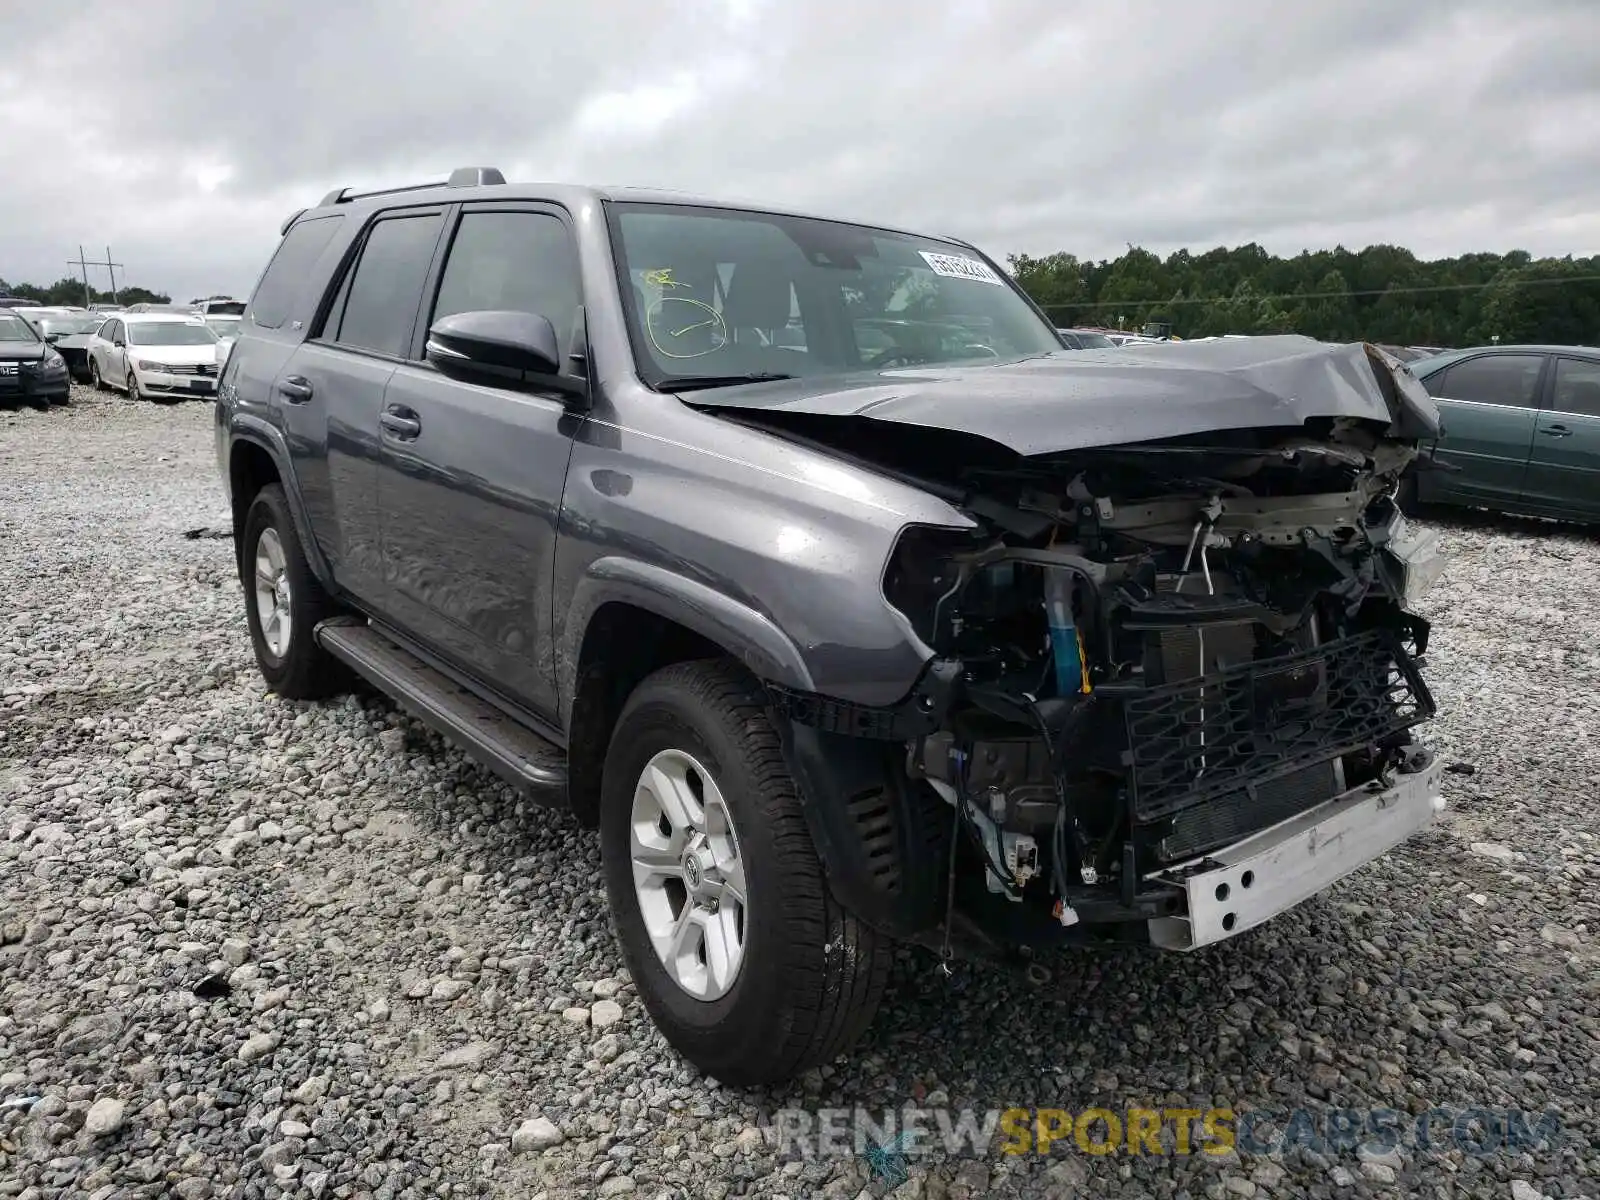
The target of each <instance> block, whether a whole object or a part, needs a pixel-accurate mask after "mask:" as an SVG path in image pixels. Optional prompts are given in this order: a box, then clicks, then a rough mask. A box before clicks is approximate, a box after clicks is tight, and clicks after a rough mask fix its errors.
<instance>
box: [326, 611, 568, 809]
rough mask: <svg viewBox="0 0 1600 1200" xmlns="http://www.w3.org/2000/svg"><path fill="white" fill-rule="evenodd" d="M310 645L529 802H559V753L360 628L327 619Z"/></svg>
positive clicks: (562, 792)
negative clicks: (315, 644) (318, 646)
mask: <svg viewBox="0 0 1600 1200" xmlns="http://www.w3.org/2000/svg"><path fill="white" fill-rule="evenodd" d="M316 638H317V641H318V643H320V644H321V645H322V647H323V648H324V649H326V650H327V651H328V653H329V654H331V655H333V656H334V657H335V658H337V659H338V660H339V661H340V662H342V663H344V664H345V665H346V666H348V667H349V668H350V669H351V670H353V671H354V672H355V673H356V674H358V675H360V676H361V677H362V678H364V679H366V680H367V681H368V682H370V683H371V684H372V685H373V686H374V687H376V688H378V689H379V690H380V691H382V692H384V693H385V694H386V695H388V696H389V697H390V698H391V699H392V700H394V701H395V702H396V703H397V704H399V705H400V706H401V707H402V708H404V709H405V710H406V711H407V712H409V713H411V714H412V715H413V716H416V717H417V718H419V719H420V720H422V721H424V722H426V723H427V724H428V725H430V726H432V727H433V728H434V729H436V730H438V731H439V733H441V734H443V735H444V736H445V737H446V738H448V739H449V740H450V741H452V742H454V743H455V744H456V745H458V746H460V747H461V749H463V750H465V751H466V752H467V753H468V754H470V755H471V756H472V757H473V758H475V759H477V760H478V761H479V762H481V763H482V764H483V765H484V766H486V767H488V768H489V769H490V770H491V771H493V772H494V773H495V774H497V775H499V776H500V777H501V778H503V779H505V780H507V781H509V782H510V783H512V784H515V785H517V786H518V787H521V788H523V789H524V790H525V791H527V792H528V794H529V797H530V798H531V799H533V800H536V801H539V802H541V803H545V804H564V803H566V798H567V757H566V755H565V754H564V753H563V752H562V750H561V749H560V747H558V746H555V745H553V744H552V743H551V742H549V741H547V740H546V739H545V738H542V737H540V736H539V735H538V734H537V733H535V732H534V731H533V730H531V729H529V728H528V727H527V726H526V725H523V724H521V723H520V722H518V721H516V720H515V719H513V718H512V717H509V716H507V715H506V714H505V713H504V712H502V711H501V710H500V709H499V708H496V707H495V706H494V705H492V704H490V703H488V702H487V701H486V700H483V699H481V698H480V697H479V696H478V695H477V694H476V693H474V692H472V691H470V690H469V689H467V688H464V687H462V686H461V685H460V684H458V683H457V682H455V680H453V679H450V678H447V677H446V676H445V675H443V674H441V673H440V672H438V671H436V670H434V669H433V668H432V667H430V666H429V665H428V664H426V663H424V662H423V661H422V660H421V659H419V658H418V657H417V656H416V655H414V654H412V653H411V652H410V651H409V650H407V649H405V648H404V647H403V646H398V645H396V644H395V643H394V642H393V641H391V640H390V639H389V638H387V637H385V636H384V635H383V634H382V633H380V632H379V631H378V630H376V629H373V628H372V627H371V626H370V625H367V624H365V623H364V622H359V621H354V620H351V619H350V618H348V617H334V618H332V619H331V620H327V621H324V622H322V623H321V624H320V625H318V626H317V628H316Z"/></svg>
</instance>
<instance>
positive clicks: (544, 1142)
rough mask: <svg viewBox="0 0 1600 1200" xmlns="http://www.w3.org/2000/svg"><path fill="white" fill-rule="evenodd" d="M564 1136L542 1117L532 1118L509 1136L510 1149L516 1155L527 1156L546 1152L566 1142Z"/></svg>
mask: <svg viewBox="0 0 1600 1200" xmlns="http://www.w3.org/2000/svg"><path fill="white" fill-rule="evenodd" d="M566 1140H567V1139H566V1135H565V1134H563V1133H562V1132H561V1130H559V1129H558V1128H556V1126H555V1124H554V1123H553V1122H551V1121H549V1120H547V1119H546V1118H544V1117H533V1118H531V1119H530V1120H527V1121H524V1122H523V1123H522V1124H521V1125H518V1126H517V1130H516V1132H515V1133H513V1134H512V1135H511V1149H512V1151H513V1152H514V1153H516V1154H529V1153H533V1152H535V1151H539V1150H548V1149H549V1148H550V1147H551V1146H559V1145H560V1144H561V1143H562V1142H564V1141H566Z"/></svg>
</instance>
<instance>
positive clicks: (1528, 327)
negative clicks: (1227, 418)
mask: <svg viewBox="0 0 1600 1200" xmlns="http://www.w3.org/2000/svg"><path fill="white" fill-rule="evenodd" d="M1009 261H1010V265H1011V271H1012V274H1013V275H1014V276H1015V277H1016V280H1017V282H1018V283H1019V284H1021V285H1022V287H1023V289H1024V290H1026V291H1027V292H1028V294H1029V295H1030V296H1032V297H1033V298H1034V300H1035V301H1037V302H1038V303H1039V304H1040V306H1042V307H1043V308H1044V309H1045V311H1046V312H1047V313H1048V314H1049V315H1050V318H1051V320H1053V321H1054V322H1055V324H1057V325H1059V326H1063V327H1065V326H1072V325H1094V326H1109V327H1112V328H1118V329H1131V330H1135V331H1137V330H1139V329H1141V328H1142V327H1143V326H1144V325H1145V324H1146V323H1158V324H1164V325H1168V326H1170V329H1171V332H1172V333H1173V334H1175V335H1176V336H1178V337H1185V338H1191V337H1206V336H1209V335H1213V334H1224V333H1245V334H1252V333H1256V334H1259V333H1302V334H1306V335H1308V336H1310V337H1315V338H1320V339H1323V340H1325V341H1335V342H1353V341H1369V342H1382V343H1391V344H1398V345H1405V346H1447V347H1457V346H1475V345H1482V344H1486V343H1489V342H1492V341H1495V340H1496V339H1498V340H1499V341H1500V342H1501V343H1502V344H1510V343H1518V342H1547V343H1554V344H1558V345H1595V344H1600V256H1596V257H1592V258H1573V257H1572V256H1571V255H1568V256H1567V257H1566V258H1538V259H1536V258H1533V257H1532V256H1531V255H1529V254H1527V253H1526V252H1525V251H1521V250H1513V251H1511V252H1510V253H1509V254H1463V255H1461V256H1460V257H1458V258H1441V259H1437V260H1433V261H1423V260H1422V259H1419V258H1418V257H1417V256H1416V255H1414V254H1413V253H1411V251H1409V250H1406V249H1403V248H1401V247H1399V246H1368V247H1367V248H1366V249H1365V250H1346V249H1345V248H1344V247H1342V246H1340V247H1337V248H1335V249H1333V250H1318V251H1314V252H1313V251H1302V252H1301V253H1300V254H1297V255H1295V256H1294V257H1293V258H1279V257H1278V256H1276V255H1273V254H1268V253H1267V252H1266V251H1265V250H1264V249H1262V248H1261V247H1260V246H1258V245H1256V244H1255V243H1253V242H1252V243H1250V244H1249V245H1245V246H1239V247H1236V248H1234V249H1228V248H1226V247H1220V246H1219V247H1218V248H1217V249H1215V250H1208V251H1206V252H1205V253H1203V254H1192V253H1190V252H1189V251H1188V250H1179V251H1177V252H1175V253H1173V254H1170V255H1168V256H1167V257H1166V258H1164V259H1163V258H1161V257H1159V256H1158V255H1155V254H1152V253H1151V252H1150V251H1148V250H1144V249H1141V248H1139V247H1137V246H1130V247H1129V248H1128V251H1127V253H1125V254H1123V255H1121V256H1120V257H1118V258H1116V259H1112V260H1110V261H1104V260H1102V261H1100V262H1089V261H1080V260H1079V259H1078V258H1076V257H1075V256H1073V255H1071V254H1066V253H1058V254H1051V255H1047V256H1045V257H1043V258H1031V257H1029V256H1028V255H1026V254H1014V255H1012V256H1011V258H1010V260H1009Z"/></svg>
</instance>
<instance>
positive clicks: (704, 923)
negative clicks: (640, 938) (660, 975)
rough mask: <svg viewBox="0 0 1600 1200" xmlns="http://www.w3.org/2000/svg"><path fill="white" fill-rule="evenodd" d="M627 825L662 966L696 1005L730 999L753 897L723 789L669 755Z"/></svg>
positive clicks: (680, 756) (638, 795)
mask: <svg viewBox="0 0 1600 1200" xmlns="http://www.w3.org/2000/svg"><path fill="white" fill-rule="evenodd" d="M628 824H629V836H628V850H629V855H630V857H631V859H632V868H633V884H634V889H635V891H636V892H637V893H638V899H639V911H640V913H641V915H642V916H643V917H644V925H645V930H646V932H647V933H648V934H649V937H650V944H651V946H652V947H654V949H655V952H656V955H657V957H659V958H660V959H661V965H662V966H664V967H665V968H666V971H667V974H668V976H670V977H671V979H672V981H673V982H674V983H676V984H677V985H678V986H679V987H680V988H682V989H683V990H684V991H685V992H687V993H688V994H689V995H691V996H693V997H694V998H695V999H697V1000H707V1001H709V1000H716V999H718V998H719V997H721V996H724V995H726V994H727V993H728V990H729V989H730V988H732V987H733V984H734V981H735V980H736V979H737V978H738V976H739V968H740V967H741V966H742V965H743V964H744V951H745V936H746V930H747V929H748V926H749V922H748V920H747V918H746V911H745V910H746V904H747V898H748V895H749V893H748V891H747V889H746V886H745V873H744V858H743V856H742V855H741V854H740V852H739V836H738V833H737V831H736V830H735V829H734V826H733V816H732V813H731V812H730V811H729V809H728V804H727V801H726V800H725V799H724V798H723V795H722V792H721V791H720V790H719V789H718V787H717V784H716V781H715V780H714V779H713V778H712V777H711V774H710V772H708V771H707V770H706V769H705V767H703V766H701V765H700V763H699V762H697V761H696V760H695V759H694V758H692V757H691V756H690V755H688V754H685V753H684V752H683V751H681V750H663V751H661V752H660V753H659V754H657V755H656V756H655V757H654V758H652V759H651V760H650V761H649V762H648V763H647V764H645V768H644V770H643V772H641V774H640V776H639V781H638V784H637V785H636V786H635V788H634V793H633V810H632V813H631V815H630V818H629V823H628Z"/></svg>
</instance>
